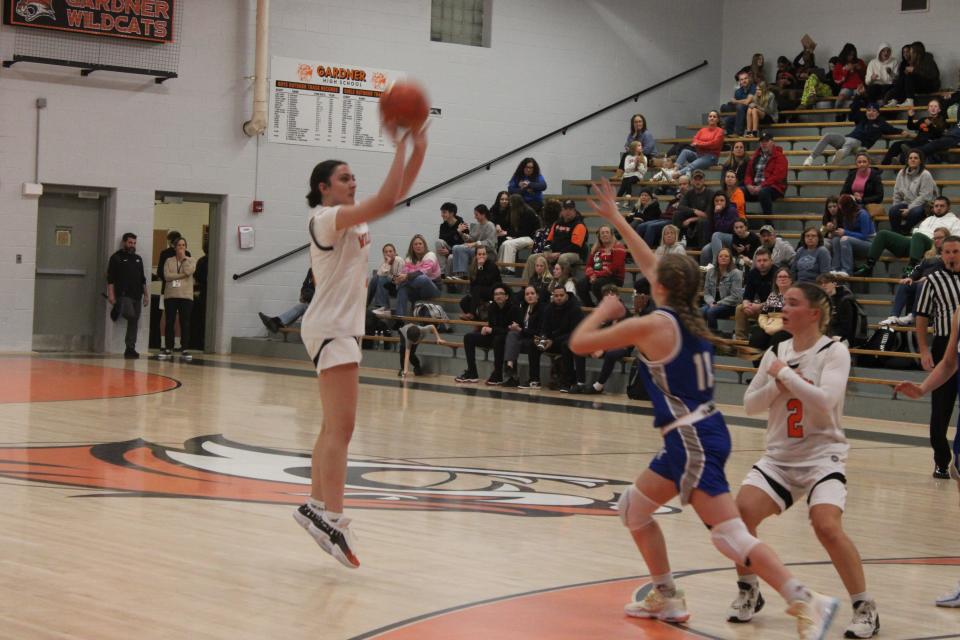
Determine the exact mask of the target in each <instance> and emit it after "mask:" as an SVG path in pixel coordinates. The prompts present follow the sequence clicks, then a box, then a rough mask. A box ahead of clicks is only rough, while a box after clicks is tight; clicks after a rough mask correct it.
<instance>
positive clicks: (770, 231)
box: [758, 224, 797, 268]
mask: <svg viewBox="0 0 960 640" xmlns="http://www.w3.org/2000/svg"><path fill="white" fill-rule="evenodd" d="M758 235H759V236H760V243H761V244H762V245H763V247H764V248H766V250H767V251H769V252H770V259H771V260H773V265H774V266H775V267H777V268H780V267H789V266H790V264H791V263H792V262H793V258H794V256H795V255H796V253H797V251H796V249H794V248H793V245H791V244H790V243H789V242H787V241H786V240H784V239H783V238H781V237H780V236H778V235H777V231H776V229H774V228H773V225H772V224H765V225H763V226H762V227H760V232H759V234H758Z"/></svg>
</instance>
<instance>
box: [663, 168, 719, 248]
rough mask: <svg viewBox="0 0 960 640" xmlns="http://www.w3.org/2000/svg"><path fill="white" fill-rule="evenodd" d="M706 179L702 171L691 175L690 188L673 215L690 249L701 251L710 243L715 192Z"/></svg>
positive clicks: (696, 171) (698, 170) (675, 223)
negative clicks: (709, 187)
mask: <svg viewBox="0 0 960 640" xmlns="http://www.w3.org/2000/svg"><path fill="white" fill-rule="evenodd" d="M704 178H705V176H704V173H703V171H702V170H700V169H697V170H695V171H694V172H693V174H691V179H690V188H689V189H687V192H686V193H685V194H683V197H682V198H680V202H679V203H678V204H677V209H676V213H674V214H673V224H674V226H676V227H677V228H679V229H681V230H682V231H683V236H684V237H685V238H686V239H687V248H689V249H699V248H700V247H702V246H704V245H705V244H707V242H709V241H710V236H711V228H710V213H711V212H712V211H713V191H712V190H711V189H708V188H707V185H706V181H705V180H704Z"/></svg>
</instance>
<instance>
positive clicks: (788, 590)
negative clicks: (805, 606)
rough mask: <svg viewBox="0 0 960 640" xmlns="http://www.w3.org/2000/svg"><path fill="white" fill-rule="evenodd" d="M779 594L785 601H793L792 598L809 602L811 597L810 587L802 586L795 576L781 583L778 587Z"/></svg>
mask: <svg viewBox="0 0 960 640" xmlns="http://www.w3.org/2000/svg"><path fill="white" fill-rule="evenodd" d="M780 595H781V596H783V599H784V600H786V601H787V602H793V601H794V600H802V601H804V602H810V600H811V599H812V598H813V594H812V593H810V589H807V588H806V587H805V586H803V585H802V584H801V583H800V581H799V580H797V579H796V578H790V579H789V580H787V581H786V582H784V583H783V586H782V587H780Z"/></svg>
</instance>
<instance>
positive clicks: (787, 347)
mask: <svg viewBox="0 0 960 640" xmlns="http://www.w3.org/2000/svg"><path fill="white" fill-rule="evenodd" d="M829 321H830V299H829V297H828V295H827V293H826V292H825V291H824V290H823V289H821V288H820V287H818V286H816V285H814V284H810V283H799V284H796V285H794V286H792V287H791V288H790V289H788V290H787V292H786V294H785V295H784V309H783V328H784V329H785V330H786V331H788V332H789V333H790V334H791V335H792V338H791V339H789V340H786V341H784V342H781V343H780V344H778V345H777V346H776V347H773V348H771V349H768V350H767V352H766V353H765V354H764V355H763V359H762V360H761V361H760V368H759V369H758V370H757V375H756V376H755V377H754V378H753V381H752V382H751V383H750V386H749V388H748V389H747V392H746V394H745V395H744V398H743V404H744V408H745V409H746V410H747V413H748V414H756V413H762V412H763V411H767V410H768V409H769V417H768V419H767V448H766V452H765V453H764V455H763V457H762V458H760V460H759V461H758V462H757V463H756V464H755V465H754V466H753V469H751V470H750V472H749V473H748V474H747V477H746V479H745V480H744V481H743V486H742V487H741V488H740V492H739V493H738V495H737V507H738V508H739V509H740V514H741V515H742V516H743V520H744V522H746V524H747V528H748V529H749V530H750V532H751V533H753V534H754V535H756V531H757V526H758V525H759V524H760V523H761V522H762V521H763V520H764V519H765V518H768V517H769V516H772V515H777V514H780V513H783V512H784V511H786V510H787V509H788V508H790V505H792V504H793V502H794V501H795V500H797V499H799V498H802V497H804V496H806V499H807V504H808V507H809V516H810V523H811V525H812V526H813V530H814V531H815V532H816V534H817V538H818V539H819V540H820V543H821V544H822V545H823V546H824V548H825V549H826V550H827V553H828V554H829V555H830V559H831V560H832V561H833V565H834V566H835V567H836V569H837V573H839V574H840V578H841V580H842V581H843V584H844V586H845V587H846V588H847V591H848V592H849V593H850V599H851V601H852V602H853V609H854V615H853V622H851V624H850V626H848V627H847V630H846V634H845V637H847V638H870V637H872V636H874V635H876V634H877V632H878V630H879V629H880V619H879V616H878V615H877V606H876V603H875V602H874V601H873V599H872V598H871V597H870V595H869V594H868V593H867V587H866V580H865V578H864V575H863V563H862V562H861V561H860V554H859V553H858V552H857V548H856V547H855V546H854V544H853V542H852V541H851V540H850V538H848V537H847V534H846V533H845V532H844V530H843V524H842V523H841V517H842V515H843V508H844V504H845V501H846V496H847V488H846V482H847V480H846V475H845V473H846V460H847V452H848V450H849V448H850V446H849V445H848V444H847V439H846V436H844V433H843V427H842V426H841V424H840V422H841V420H842V418H843V401H844V394H845V393H846V387H847V378H848V377H849V375H850V352H849V351H848V350H847V347H846V346H845V345H844V344H843V343H841V342H836V341H834V340H832V339H831V338H829V337H827V336H825V335H823V332H824V329H825V328H826V326H827V324H828V323H829ZM737 573H738V574H739V576H738V580H737V585H738V586H739V587H740V594H739V596H738V597H737V599H736V600H734V602H733V603H732V604H731V605H730V612H729V615H728V618H727V619H728V620H729V621H730V622H749V621H750V619H751V618H752V617H753V614H754V613H755V612H757V611H759V610H760V609H761V608H762V607H763V597H762V596H761V595H760V588H759V584H758V582H757V576H756V575H753V572H752V570H751V568H749V567H744V566H742V565H738V566H737Z"/></svg>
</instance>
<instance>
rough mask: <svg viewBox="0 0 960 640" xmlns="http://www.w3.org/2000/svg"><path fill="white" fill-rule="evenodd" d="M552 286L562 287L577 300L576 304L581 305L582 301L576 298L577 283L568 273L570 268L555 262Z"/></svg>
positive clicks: (570, 273) (571, 274)
mask: <svg viewBox="0 0 960 640" xmlns="http://www.w3.org/2000/svg"><path fill="white" fill-rule="evenodd" d="M551 273H552V274H553V284H552V285H551V286H552V287H563V288H564V290H565V291H566V292H567V293H569V294H570V295H571V296H572V297H574V298H577V301H578V303H580V304H583V300H580V298H579V297H577V281H576V279H575V278H574V277H573V273H572V272H571V271H570V266H569V265H566V264H563V263H562V262H559V261H558V262H556V263H555V264H554V265H553V270H552V271H551Z"/></svg>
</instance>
